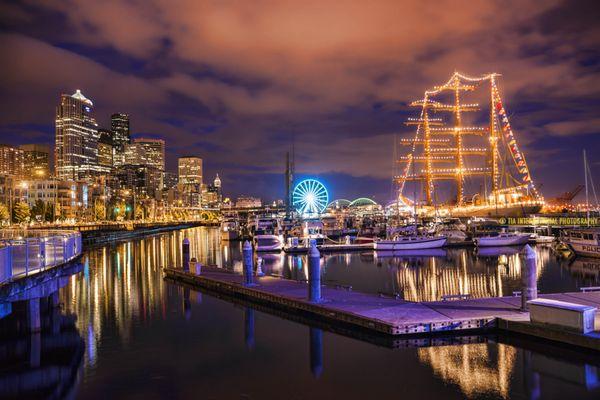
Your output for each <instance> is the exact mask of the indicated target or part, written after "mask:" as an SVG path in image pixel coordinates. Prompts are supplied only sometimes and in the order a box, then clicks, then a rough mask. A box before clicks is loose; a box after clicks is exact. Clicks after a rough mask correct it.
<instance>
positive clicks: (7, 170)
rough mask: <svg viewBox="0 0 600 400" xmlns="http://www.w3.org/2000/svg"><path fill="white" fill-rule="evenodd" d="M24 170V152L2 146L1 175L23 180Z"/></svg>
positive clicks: (0, 155) (0, 157)
mask: <svg viewBox="0 0 600 400" xmlns="http://www.w3.org/2000/svg"><path fill="white" fill-rule="evenodd" d="M24 170H25V166H24V152H23V150H21V149H19V148H16V147H13V146H9V145H6V144H0V174H2V175H11V176H13V177H16V178H22V177H23V175H24Z"/></svg>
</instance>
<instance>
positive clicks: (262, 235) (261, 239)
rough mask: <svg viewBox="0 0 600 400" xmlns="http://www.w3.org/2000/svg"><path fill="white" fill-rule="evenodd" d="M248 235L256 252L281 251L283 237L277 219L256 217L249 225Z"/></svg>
mask: <svg viewBox="0 0 600 400" xmlns="http://www.w3.org/2000/svg"><path fill="white" fill-rule="evenodd" d="M250 233H251V234H252V240H253V242H254V248H255V249H256V251H281V250H282V249H283V235H282V232H281V226H280V223H279V219H278V218H276V217H269V216H263V217H256V219H255V220H254V221H252V224H250Z"/></svg>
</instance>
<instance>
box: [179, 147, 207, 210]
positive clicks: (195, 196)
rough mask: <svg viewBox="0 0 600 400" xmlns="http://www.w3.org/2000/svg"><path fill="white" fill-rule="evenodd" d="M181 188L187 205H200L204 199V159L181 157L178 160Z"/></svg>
mask: <svg viewBox="0 0 600 400" xmlns="http://www.w3.org/2000/svg"><path fill="white" fill-rule="evenodd" d="M177 167H178V173H179V184H178V185H179V188H180V190H181V192H182V194H183V199H184V202H185V205H186V206H189V207H198V206H200V204H201V201H202V159H201V158H200V157H193V156H189V157H179V160H178V161H177Z"/></svg>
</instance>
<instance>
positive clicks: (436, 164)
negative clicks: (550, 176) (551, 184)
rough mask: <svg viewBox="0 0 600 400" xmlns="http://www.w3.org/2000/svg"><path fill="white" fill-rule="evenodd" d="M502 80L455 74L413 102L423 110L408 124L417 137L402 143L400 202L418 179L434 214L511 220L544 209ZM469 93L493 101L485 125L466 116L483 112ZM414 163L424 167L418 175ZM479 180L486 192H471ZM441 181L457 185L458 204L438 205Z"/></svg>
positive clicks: (428, 208) (425, 209) (427, 209)
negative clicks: (470, 185) (472, 123)
mask: <svg viewBox="0 0 600 400" xmlns="http://www.w3.org/2000/svg"><path fill="white" fill-rule="evenodd" d="M498 77H499V74H496V73H491V74H488V75H484V76H481V77H469V76H466V75H463V74H460V73H458V72H455V73H454V74H453V75H452V76H451V77H450V79H449V80H448V81H447V82H445V83H444V84H442V85H439V86H435V87H434V88H433V89H430V90H426V91H425V93H424V96H423V99H421V100H417V101H414V102H412V103H411V106H414V107H418V108H420V111H421V112H420V115H419V117H417V118H409V120H408V121H407V123H406V124H407V125H414V126H416V133H415V135H414V137H413V138H410V139H403V140H401V144H403V145H406V146H409V147H410V148H411V150H410V151H409V153H408V154H407V155H405V156H403V157H401V158H400V160H399V162H400V163H402V165H404V168H403V171H402V172H401V174H400V175H399V176H396V177H395V181H396V182H397V183H398V184H399V199H402V198H403V196H402V191H403V189H404V186H405V183H406V182H408V181H419V182H421V183H422V187H423V191H424V194H425V198H426V204H425V205H424V206H423V207H422V212H423V213H425V214H427V215H431V216H433V215H434V214H440V215H450V216H453V217H474V216H477V217H492V216H493V217H496V216H503V217H508V216H522V215H528V214H531V213H536V212H538V211H540V209H541V208H542V206H543V204H544V199H543V197H542V196H541V194H540V193H539V192H538V190H537V189H536V187H535V185H534V183H533V179H532V177H531V173H530V170H529V167H528V165H527V161H526V159H525V154H524V153H523V151H522V150H521V149H520V147H519V146H518V144H517V140H516V136H515V134H514V132H513V129H512V127H511V125H510V123H509V120H508V113H507V111H506V109H505V106H504V103H503V101H502V99H501V97H500V90H499V88H498V84H497V80H498ZM470 92H474V94H473V95H483V96H484V97H485V98H487V99H489V107H486V109H485V113H486V114H485V115H486V117H485V119H486V122H487V124H486V125H485V126H468V125H469V124H467V123H466V122H467V117H468V114H467V113H469V112H476V111H480V110H481V108H480V107H479V105H478V104H476V103H466V102H465V97H466V96H467V93H470ZM449 99H451V100H449ZM447 113H450V115H448V114H447ZM481 119H482V118H481V117H474V118H472V120H473V121H478V120H481ZM415 164H419V168H418V169H417V171H416V173H415V171H414V170H415V168H414V165H415ZM411 168H412V170H413V172H412V173H410V170H411ZM475 178H477V179H481V180H482V182H481V183H482V185H481V186H482V188H485V189H484V190H483V191H482V193H479V192H478V193H467V190H468V183H473V182H468V180H469V179H475ZM440 181H441V182H444V181H445V182H447V183H446V184H445V185H446V186H447V185H448V183H451V184H453V186H455V190H456V197H455V200H453V201H450V202H447V203H445V204H439V203H438V204H436V201H435V199H436V198H437V196H436V193H439V191H440V188H439V184H438V182H440ZM488 187H489V188H490V190H491V192H490V193H488V192H487V188H488Z"/></svg>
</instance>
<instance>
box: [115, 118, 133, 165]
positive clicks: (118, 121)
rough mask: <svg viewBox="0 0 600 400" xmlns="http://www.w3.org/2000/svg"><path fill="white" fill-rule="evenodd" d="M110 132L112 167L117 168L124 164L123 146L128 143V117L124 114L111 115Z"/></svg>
mask: <svg viewBox="0 0 600 400" xmlns="http://www.w3.org/2000/svg"><path fill="white" fill-rule="evenodd" d="M110 130H111V132H112V140H113V147H114V150H113V151H114V155H113V159H114V165H115V167H119V166H121V165H123V164H125V146H126V145H127V144H129V142H130V127H129V115H127V114H124V113H115V114H113V115H111V117H110Z"/></svg>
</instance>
